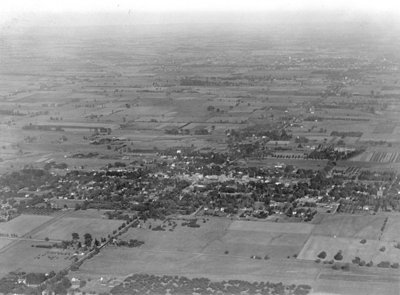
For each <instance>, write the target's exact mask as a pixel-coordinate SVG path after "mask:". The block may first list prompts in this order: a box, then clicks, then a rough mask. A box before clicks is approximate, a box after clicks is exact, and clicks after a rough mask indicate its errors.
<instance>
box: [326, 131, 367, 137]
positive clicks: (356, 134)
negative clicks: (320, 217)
mask: <svg viewBox="0 0 400 295" xmlns="http://www.w3.org/2000/svg"><path fill="white" fill-rule="evenodd" d="M362 135H363V133H362V132H361V131H332V132H331V136H339V137H342V138H345V137H361V136H362Z"/></svg>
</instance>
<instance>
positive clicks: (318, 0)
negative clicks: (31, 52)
mask: <svg viewBox="0 0 400 295" xmlns="http://www.w3.org/2000/svg"><path fill="white" fill-rule="evenodd" d="M398 2H399V1H398V0H5V1H0V11H2V12H3V13H4V12H7V13H16V12H21V11H25V12H27V11H28V12H64V11H69V12H88V11H90V12H92V11H110V10H114V11H121V10H126V9H128V10H129V9H131V10H144V11H177V10H178V11H182V10H183V11H186V10H196V11H198V10H203V11H216V10H219V11H221V10H223V11H227V10H228V11H249V10H250V11H252V10H253V11H254V10H255V11H259V10H267V11H269V10H282V9H285V10H299V9H305V10H307V9H354V10H369V11H392V12H393V11H395V10H399V8H400V5H399V3H398Z"/></svg>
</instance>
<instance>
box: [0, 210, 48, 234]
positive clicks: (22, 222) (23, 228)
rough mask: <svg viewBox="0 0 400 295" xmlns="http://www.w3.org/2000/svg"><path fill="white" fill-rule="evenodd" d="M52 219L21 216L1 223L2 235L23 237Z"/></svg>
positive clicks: (40, 216) (0, 230) (38, 216)
mask: <svg viewBox="0 0 400 295" xmlns="http://www.w3.org/2000/svg"><path fill="white" fill-rule="evenodd" d="M52 218H53V217H52V216H42V215H20V216H18V217H16V218H14V219H12V220H10V221H8V222H3V223H0V233H1V234H16V235H17V236H22V235H24V234H26V233H28V232H30V231H31V230H33V229H34V228H36V227H38V226H40V225H42V224H44V223H45V222H46V221H49V220H51V219H52Z"/></svg>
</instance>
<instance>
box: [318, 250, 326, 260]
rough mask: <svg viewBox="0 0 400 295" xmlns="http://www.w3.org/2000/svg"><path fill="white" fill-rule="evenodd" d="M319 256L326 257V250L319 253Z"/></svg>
mask: <svg viewBox="0 0 400 295" xmlns="http://www.w3.org/2000/svg"><path fill="white" fill-rule="evenodd" d="M318 258H321V259H325V258H326V252H325V251H322V252H321V253H319V254H318Z"/></svg>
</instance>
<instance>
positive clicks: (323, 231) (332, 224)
mask: <svg viewBox="0 0 400 295" xmlns="http://www.w3.org/2000/svg"><path fill="white" fill-rule="evenodd" d="M385 219H386V217H385V216H379V215H358V216H357V215H343V214H339V215H325V216H324V218H323V219H322V220H321V221H320V223H319V224H317V225H315V227H314V229H313V230H312V234H313V235H319V236H328V237H341V238H356V239H368V240H377V239H379V237H380V235H381V229H382V226H383V223H384V221H385Z"/></svg>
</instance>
